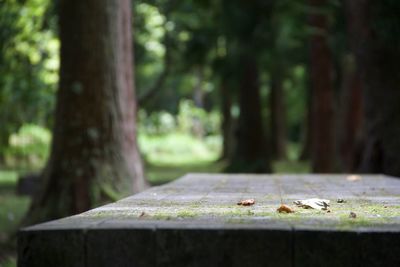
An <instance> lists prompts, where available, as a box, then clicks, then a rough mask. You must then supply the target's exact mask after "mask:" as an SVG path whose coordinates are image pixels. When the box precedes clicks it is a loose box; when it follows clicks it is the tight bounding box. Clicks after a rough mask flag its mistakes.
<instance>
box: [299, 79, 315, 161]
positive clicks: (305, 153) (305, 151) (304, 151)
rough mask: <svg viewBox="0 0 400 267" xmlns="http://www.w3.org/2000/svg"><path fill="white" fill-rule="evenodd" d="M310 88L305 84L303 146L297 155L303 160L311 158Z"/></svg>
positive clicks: (311, 113) (311, 107) (311, 118)
mask: <svg viewBox="0 0 400 267" xmlns="http://www.w3.org/2000/svg"><path fill="white" fill-rule="evenodd" d="M312 95H313V93H312V88H311V86H310V84H309V83H308V84H307V101H306V103H307V114H306V120H305V122H304V124H303V134H302V139H303V142H302V143H303V146H302V148H301V153H300V156H299V160H301V161H305V160H310V159H311V150H312V149H311V146H312V129H313V124H312V120H313V112H312V109H313V104H312V103H313V102H312V101H313V100H312V98H313V97H312Z"/></svg>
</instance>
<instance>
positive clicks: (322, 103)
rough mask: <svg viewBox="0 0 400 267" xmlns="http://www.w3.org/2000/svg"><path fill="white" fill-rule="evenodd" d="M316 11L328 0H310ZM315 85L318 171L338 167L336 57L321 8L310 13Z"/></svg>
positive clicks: (314, 158) (315, 168) (314, 148)
mask: <svg viewBox="0 0 400 267" xmlns="http://www.w3.org/2000/svg"><path fill="white" fill-rule="evenodd" d="M309 3H310V5H311V6H312V7H313V8H314V9H315V10H321V8H324V7H326V5H327V1H326V0H309ZM310 25H311V26H312V27H313V28H314V31H315V32H314V34H313V35H312V36H311V50H310V54H311V86H312V92H313V99H312V104H313V110H312V114H313V119H312V122H313V129H312V131H313V132H312V146H311V147H312V155H311V156H312V169H313V171H314V172H317V173H327V172H332V171H333V169H334V166H333V165H334V164H333V163H334V160H333V159H334V153H335V147H334V129H333V127H334V111H333V109H334V88H333V77H332V72H333V71H332V70H333V65H332V58H331V51H330V49H329V45H328V38H327V35H328V19H327V16H326V15H325V14H323V13H322V12H321V11H320V12H318V13H317V12H316V11H314V13H312V14H311V15H310Z"/></svg>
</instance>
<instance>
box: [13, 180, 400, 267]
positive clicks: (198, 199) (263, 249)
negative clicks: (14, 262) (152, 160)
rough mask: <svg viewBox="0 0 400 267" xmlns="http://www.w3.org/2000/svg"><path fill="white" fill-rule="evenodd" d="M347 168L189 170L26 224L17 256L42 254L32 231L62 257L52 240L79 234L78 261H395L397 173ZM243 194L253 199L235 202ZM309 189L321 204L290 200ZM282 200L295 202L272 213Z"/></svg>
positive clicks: (399, 222) (399, 224)
mask: <svg viewBox="0 0 400 267" xmlns="http://www.w3.org/2000/svg"><path fill="white" fill-rule="evenodd" d="M356 177H357V179H353V178H354V176H353V177H352V179H349V176H347V175H224V174H213V175H209V174H190V175H187V176H185V177H183V178H181V179H179V180H177V181H175V182H172V183H169V184H167V185H163V186H159V187H153V188H151V189H149V190H147V191H145V192H142V193H140V194H137V195H134V196H131V197H128V198H126V199H123V200H120V201H117V202H115V203H113V204H109V205H106V206H103V207H100V208H97V209H94V210H91V211H88V212H86V213H83V214H80V215H76V216H73V217H69V218H65V219H62V220H58V221H54V222H49V223H45V224H41V225H37V226H33V227H30V228H26V229H25V230H23V232H21V234H20V240H21V244H22V245H21V248H20V251H21V253H22V252H24V251H25V253H22V254H21V255H22V256H21V257H22V258H21V262H23V263H25V262H26V261H25V260H24V259H25V258H24V257H25V256H24V255H30V256H29V257H32V255H35V259H40V257H45V256H46V255H45V254H46V253H47V252H46V251H45V250H43V249H38V246H41V244H40V242H39V243H38V242H37V241H35V240H44V241H43V242H44V244H42V245H43V247H51V248H54V249H55V252H54V253H53V256H54V255H55V256H56V257H58V259H61V260H63V259H65V255H64V254H63V253H67V250H63V249H62V248H63V246H60V244H59V243H58V242H59V240H64V239H65V240H71V238H72V237H73V240H78V241H79V242H78V243H79V244H81V243H83V244H82V246H83V248H84V249H83V251H84V253H83V254H80V253H81V252H79V251H78V249H77V252H76V253H75V254H71V255H77V256H76V259H78V260H80V257H81V255H83V256H82V257H84V258H85V264H86V266H87V267H90V266H103V265H101V262H106V263H112V262H115V263H118V266H218V267H219V266H248V264H246V263H248V262H251V264H252V266H293V265H296V266H400V262H399V257H397V255H400V179H396V178H392V177H387V176H381V175H363V176H356ZM250 198H251V199H255V204H254V205H251V206H239V205H237V203H238V202H239V201H240V200H244V199H250ZM308 198H323V199H329V200H330V207H329V212H328V211H326V210H325V211H322V210H314V209H304V208H300V207H296V206H295V205H294V204H293V201H295V200H300V199H308ZM338 199H340V200H343V201H337V200H338ZM281 204H285V205H288V206H290V207H291V208H292V209H293V210H294V211H295V212H294V213H290V214H283V213H278V212H277V211H276V210H277V208H278V207H279V206H280V205H281ZM351 212H352V213H354V214H355V216H354V215H353V216H349V215H350V213H351ZM54 233H57V234H56V236H58V235H60V237H59V238H58V240H55V239H54V238H52V236H55V235H54ZM77 233H78V237H81V239H79V238H78V239H76V236H77ZM38 235H39V236H40V238H39V239H38V238H37V236H38ZM63 236H65V238H64V237H63ZM30 240H32V241H30ZM71 242H72V241H71ZM73 242H75V241H73ZM74 244H77V243H76V242H75V243H74ZM385 244H390V245H388V246H386V245H385ZM74 246H75V245H74ZM79 246H80V245H79ZM383 247H384V249H383ZM57 248H60V249H57ZM29 250H31V251H35V253H37V254H32V253H26V251H28V252H29ZM149 251H150V252H149ZM376 251H379V252H376ZM97 253H101V257H96V255H97ZM67 258H68V257H67ZM133 263H135V264H136V265H135V264H133ZM379 264H381V265H379ZM20 266H34V265H29V264H21V265H20ZM43 266H44V267H46V266H50V265H43ZM70 266H75V265H70ZM76 266H78V265H76ZM104 266H105V265H104Z"/></svg>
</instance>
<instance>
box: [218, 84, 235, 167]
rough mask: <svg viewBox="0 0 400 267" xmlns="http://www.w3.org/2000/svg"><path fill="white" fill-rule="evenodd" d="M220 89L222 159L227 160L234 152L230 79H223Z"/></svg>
mask: <svg viewBox="0 0 400 267" xmlns="http://www.w3.org/2000/svg"><path fill="white" fill-rule="evenodd" d="M219 89H220V99H221V114H222V123H221V131H222V151H221V157H220V160H227V159H230V158H231V157H232V154H233V140H232V139H233V129H232V125H233V123H232V120H233V118H232V114H231V108H232V92H231V91H230V90H229V88H228V81H227V80H226V79H222V81H221V84H220V85H219Z"/></svg>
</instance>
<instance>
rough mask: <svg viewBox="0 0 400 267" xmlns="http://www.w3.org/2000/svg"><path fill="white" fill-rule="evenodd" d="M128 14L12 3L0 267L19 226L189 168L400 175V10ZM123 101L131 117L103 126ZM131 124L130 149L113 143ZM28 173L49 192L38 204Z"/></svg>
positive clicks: (387, 4) (193, 5) (3, 75)
mask: <svg viewBox="0 0 400 267" xmlns="http://www.w3.org/2000/svg"><path fill="white" fill-rule="evenodd" d="M120 3H121V4H115V3H113V1H111V0H100V1H94V0H85V1H82V0H81V1H78V0H70V1H68V0H56V1H50V0H0V193H1V195H0V266H14V265H15V253H14V249H15V240H14V239H13V235H12V233H13V231H14V230H15V229H16V228H17V227H18V226H19V225H21V220H22V222H23V224H29V223H34V222H38V221H44V220H49V219H54V218H59V217H62V216H67V215H70V214H74V213H77V212H82V211H84V210H87V209H89V208H92V207H94V206H97V205H100V204H103V203H105V202H109V201H113V200H115V199H118V198H120V197H122V196H124V195H127V194H129V193H132V192H137V191H140V190H142V189H143V188H145V187H146V186H149V185H158V184H162V183H165V182H168V181H171V180H173V179H176V178H178V177H179V176H181V175H183V174H185V173H187V172H235V173H237V172H242V173H271V172H275V173H289V172H291V173H305V172H314V173H359V172H360V173H385V174H388V175H393V176H400V153H398V151H400V138H399V136H400V71H399V67H398V64H399V62H400V42H399V41H400V16H398V14H400V2H399V1H396V0H382V1H373V0H347V1H344V0H298V1H290V0H279V1H278V0H253V1H243V0H230V1H228V0H203V1H202V0H135V1H133V2H130V1H126V0H123V1H120ZM107 10H108V11H107ZM126 10H129V11H132V16H131V14H130V12H126ZM107 12H108V13H107ZM120 17H122V18H124V19H123V21H122V22H121V23H122V24H121V25H123V29H124V30H123V31H121V32H116V31H115V29H117V28H118V27H119V26H120V25H119V24H118V23H120V22H119V20H118V18H120ZM130 19H131V20H132V24H131V23H130ZM113 25H114V26H115V25H116V26H115V27H113ZM118 29H119V28H118ZM103 41H104V42H103ZM128 43H129V45H127V44H128ZM129 46H131V48H132V49H129ZM60 47H61V55H64V56H62V59H60ZM121 47H123V49H122V50H123V51H122V50H121V49H120V48H121ZM126 48H127V49H128V50H126V51H125V50H124V49H126ZM63 49H64V50H63ZM104 51H105V52H104ZM110 51H111V52H110ZM132 51H133V53H132ZM130 54H133V55H130ZM99 55H100V56H99ZM101 55H102V56H101ZM105 55H107V56H105ZM123 64H126V65H123ZM60 66H61V70H60ZM91 68H93V69H95V70H96V71H92V72H91ZM115 70H118V71H116V72H115V77H116V78H115V77H114V76H113V79H114V78H115V79H116V80H118V79H119V78H121V77H120V76H118V75H120V73H121V71H122V72H123V71H125V72H128V73H126V76H127V77H128V81H131V83H130V82H128V85H127V86H122V87H119V86H120V85H115V84H118V82H115V81H113V79H111V78H110V77H111V76H112V75H111V74H110V73H113V71H115ZM113 75H114V74H113ZM73 79H75V80H76V81H78V80H79V79H81V80H80V82H81V83H75V80H73ZM82 84H83V87H82ZM114 85H115V86H114ZM87 88H89V89H88V90H86V89H87ZM124 90H125V91H124ZM127 90H130V91H127ZM87 91H88V92H89V91H90V93H87V94H86V92H87ZM63 92H64V93H63ZM65 92H67V93H65ZM68 92H69V93H68ZM71 92H72V93H71ZM121 92H122V93H121ZM121 96H122V97H121ZM124 96H126V98H127V99H126V100H127V102H126V103H125V102H124ZM118 97H119V98H118ZM114 98H115V99H117V100H115V99H114ZM113 99H114V100H115V101H116V102H117V104H115V103H114V102H113V101H114V100H113ZM118 99H119V100H118ZM121 99H122V100H121ZM129 101H130V102H129ZM120 102H122V104H121V103H120ZM113 105H117V106H118V105H119V106H118V107H119V109H120V110H122V111H126V112H127V113H129V114H128V115H127V116H128V119H127V118H120V114H116V115H115V114H114V115H115V117H113V115H112V114H111V115H110V116H111V119H110V121H111V122H110V125H111V126H110V125H108V126H107V125H106V126H105V124H104V123H103V122H104V121H103V119H102V118H100V117H101V116H100V115H99V116H97V115H96V114H103V113H102V112H103V111H104V110H107V108H108V107H110V106H113ZM57 107H58V108H57ZM117 109H118V108H117ZM107 112H109V110H108V111H107ZM117 113H118V112H117ZM124 114H125V113H124ZM96 116H97V117H99V119H98V120H97V119H93V118H97V117H96ZM122 117H123V115H122ZM118 120H121V122H122V123H119V122H118ZM126 121H128V122H129V125H132V129H130V130H131V133H132V135H129V136H130V137H129V138H128V139H129V140H130V138H132V140H131V141H132V147H129V149H125V148H124V147H126V146H125V145H124V144H125V143H124V142H125V141H124V135H121V136H120V135H118V133H116V134H114V135H113V137H112V138H111V139H112V140H111V139H110V138H109V137H108V136H106V134H105V133H106V132H107V131H108V130H110V129H114V130H115V129H117V131H118V129H119V128H118V127H125V126H119V125H120V124H121V125H125V124H124V123H125V122H126ZM97 122H101V123H103V124H102V127H98V128H96V127H97V126H98V125H99V124H96V123H97ZM91 124H93V125H95V126H96V127H91V126H90V125H91ZM77 125H78V126H77ZM115 125H117V126H115ZM89 126H90V127H89ZM114 126H115V127H116V128H115V127H114ZM113 127H114V128H113ZM128 130H129V129H128ZM125 133H126V132H125ZM116 136H117V137H116ZM53 137H54V138H53ZM136 137H137V138H136ZM79 138H82V140H80V139H79ZM78 139H79V140H80V141H77V140H78ZM52 140H53V145H52ZM96 140H97V141H96ZM110 140H111V141H110ZM136 143H137V144H136ZM65 144H66V145H65ZM105 144H108V145H109V146H107V147H106V148H105ZM115 144H117V145H115ZM110 147H111V148H110ZM67 148H68V149H67ZM78 148H79V149H78ZM85 149H87V151H89V152H87V153H83V152H82V151H86V150H85ZM106 149H108V150H107V151H109V150H112V151H114V152H112V153H111V152H105V151H106ZM124 149H125V150H129V151H125V150H124ZM120 150H124V151H125V152H126V154H129V155H130V156H129V157H130V158H129V159H131V161H129V160H128V162H129V164H127V166H122V165H121V164H120V163H119V162H118V159H119V158H118V159H117V160H115V157H114V156H113V155H114V154H115V153H116V154H119V151H120ZM115 151H117V152H115ZM125 152H124V153H125ZM124 153H122V154H124ZM110 154H113V155H111V156H110ZM124 155H125V154H124ZM124 157H125V156H122V158H124ZM64 165H65V166H64ZM99 166H107V167H102V168H100V167H99ZM130 166H132V167H130ZM99 169H101V170H99ZM71 170H73V171H71ZM21 176H28V177H36V178H38V179H39V181H40V182H39V185H38V187H40V188H41V189H38V192H39V193H37V195H36V197H35V198H33V199H34V200H33V201H32V197H31V196H26V195H20V194H16V187H17V183H18V178H19V177H21ZM126 176H128V177H129V179H130V181H129V182H128V184H129V185H130V186H129V190H127V191H124V190H122V189H123V188H126V184H127V183H126V181H124V179H125V177H126ZM60 203H61V204H60ZM26 214H27V215H26Z"/></svg>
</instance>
